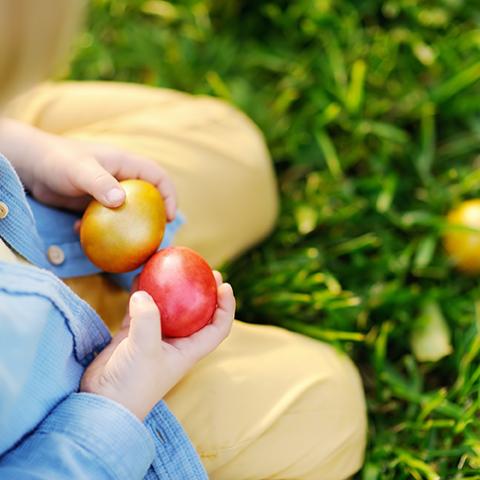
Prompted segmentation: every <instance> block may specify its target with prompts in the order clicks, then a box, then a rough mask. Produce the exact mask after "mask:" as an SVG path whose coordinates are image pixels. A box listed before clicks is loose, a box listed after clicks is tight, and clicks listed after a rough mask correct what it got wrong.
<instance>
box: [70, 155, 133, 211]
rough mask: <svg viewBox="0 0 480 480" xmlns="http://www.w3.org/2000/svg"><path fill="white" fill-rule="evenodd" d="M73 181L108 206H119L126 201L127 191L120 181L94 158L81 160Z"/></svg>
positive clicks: (80, 188)
mask: <svg viewBox="0 0 480 480" xmlns="http://www.w3.org/2000/svg"><path fill="white" fill-rule="evenodd" d="M72 182H73V183H74V185H75V186H76V187H77V188H78V189H79V190H81V191H83V192H85V193H88V194H90V195H92V197H94V198H95V200H98V201H99V202H100V203H101V204H102V205H105V206H106V207H119V206H120V205H122V203H123V202H124V201H125V191H124V190H123V188H122V187H121V186H120V183H119V181H118V180H117V179H116V178H115V177H114V176H113V175H111V174H110V173H109V172H108V171H107V170H105V169H104V168H103V167H102V166H101V165H100V164H99V163H98V162H97V160H95V159H94V158H91V159H88V160H87V161H83V162H79V168H78V170H77V171H76V172H75V178H73V179H72Z"/></svg>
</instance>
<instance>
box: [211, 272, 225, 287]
mask: <svg viewBox="0 0 480 480" xmlns="http://www.w3.org/2000/svg"><path fill="white" fill-rule="evenodd" d="M213 276H214V277H215V281H216V282H217V288H218V287H219V286H220V285H221V284H222V283H223V278H222V274H221V273H220V272H219V271H218V270H213Z"/></svg>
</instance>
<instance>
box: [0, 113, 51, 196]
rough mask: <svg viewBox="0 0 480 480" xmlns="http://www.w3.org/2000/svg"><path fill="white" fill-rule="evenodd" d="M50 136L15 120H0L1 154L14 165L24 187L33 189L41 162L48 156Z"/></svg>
mask: <svg viewBox="0 0 480 480" xmlns="http://www.w3.org/2000/svg"><path fill="white" fill-rule="evenodd" d="M49 137H50V136H49V135H48V134H47V133H44V132H42V131H40V130H38V129H36V128H34V127H31V126H29V125H25V124H23V123H20V122H17V121H15V120H10V119H6V118H2V119H0V152H1V153H2V154H3V155H5V156H6V157H7V159H8V160H9V162H10V163H11V164H12V165H13V167H14V168H15V170H16V172H17V173H18V175H19V177H20V178H21V179H22V182H23V183H24V185H25V186H26V187H27V188H29V189H31V188H32V186H33V184H34V182H35V177H36V170H37V169H38V167H39V164H40V163H41V162H40V160H41V158H43V157H44V156H45V155H46V152H47V151H48V148H49V147H48V145H49V143H50V142H49Z"/></svg>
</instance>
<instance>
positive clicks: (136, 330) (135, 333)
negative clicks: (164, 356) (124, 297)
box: [128, 290, 162, 353]
mask: <svg viewBox="0 0 480 480" xmlns="http://www.w3.org/2000/svg"><path fill="white" fill-rule="evenodd" d="M129 315H130V329H129V333H128V338H129V341H131V342H133V344H134V345H135V347H138V348H140V349H141V350H142V351H143V352H144V353H154V352H156V351H158V348H159V346H160V345H161V343H162V329H161V325H160V311H159V310H158V307H157V305H156V304H155V302H154V301H153V299H152V297H151V296H150V295H149V294H148V293H147V292H144V291H143V290H138V291H136V292H135V293H133V295H132V296H131V297H130V303H129Z"/></svg>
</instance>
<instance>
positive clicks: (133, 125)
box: [0, 0, 366, 480]
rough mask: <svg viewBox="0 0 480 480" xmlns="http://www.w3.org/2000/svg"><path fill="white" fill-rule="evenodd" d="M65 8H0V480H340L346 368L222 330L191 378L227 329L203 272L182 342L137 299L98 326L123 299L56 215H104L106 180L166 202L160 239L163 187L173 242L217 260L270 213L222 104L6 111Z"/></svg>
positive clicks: (256, 148) (271, 333)
mask: <svg viewBox="0 0 480 480" xmlns="http://www.w3.org/2000/svg"><path fill="white" fill-rule="evenodd" d="M81 3H82V2H80V1H76V0H45V1H43V2H38V0H6V1H5V2H2V3H0V103H2V107H0V109H3V114H4V118H3V120H0V152H1V153H3V155H4V157H1V158H0V179H1V180H0V239H1V242H0V260H1V261H0V432H1V435H0V478H2V479H4V478H5V479H20V480H21V479H24V478H37V479H38V478H45V479H55V478H66V477H71V478H86V479H92V478H95V479H102V478H118V479H141V478H143V477H146V478H170V479H197V478H198V479H201V478H207V472H208V475H209V476H210V478H213V479H228V480H235V479H238V480H240V479H242V480H243V479H246V478H252V479H264V478H282V479H293V478H295V479H320V478H322V479H343V478H347V477H348V476H350V475H351V474H353V473H354V472H355V471H356V470H358V468H360V466H361V463H362V458H363V451H364V445H365V430H366V421H365V405H364V399H363V393H362V388H361V383H360V381H359V377H358V374H357V372H356V370H355V369H354V367H353V366H352V364H351V363H350V362H349V360H348V359H346V358H345V357H343V356H341V355H340V354H338V353H337V352H335V351H334V350H333V349H332V348H330V347H328V346H326V345H324V344H321V343H319V342H315V341H313V340H310V339H307V338H304V337H302V336H300V335H296V334H293V333H290V332H286V331H284V330H282V329H278V328H274V327H262V326H253V325H245V324H242V323H240V322H234V327H233V330H232V333H231V335H230V336H229V337H228V339H227V340H226V341H225V342H224V343H223V344H222V345H221V346H220V348H218V349H217V350H216V351H215V352H213V353H212V354H211V355H209V356H208V357H207V358H204V359H203V360H202V361H201V362H199V363H198V364H197V365H196V366H194V365H195V364H196V363H197V361H198V360H200V359H201V358H202V357H204V356H205V355H206V354H207V353H209V352H211V351H212V350H214V349H215V347H216V346H217V345H218V344H219V343H220V342H221V341H222V339H224V338H225V336H226V335H227V334H228V332H229V330H230V326H231V324H232V318H233V314H234V308H235V305H234V304H235V302H234V298H233V293H232V290H231V287H230V286H229V285H228V284H224V283H222V279H221V276H220V274H218V273H216V274H215V275H216V278H217V283H218V309H217V312H216V314H215V319H214V322H213V324H212V325H210V326H207V327H205V328H204V329H202V330H201V331H199V332H198V333H196V334H194V335H192V336H191V337H189V338H186V339H181V340H175V341H170V340H168V339H163V340H162V337H161V331H160V318H159V312H158V309H157V308H156V306H155V304H154V303H153V302H152V300H151V298H150V297H149V296H148V295H147V294H146V293H145V292H137V293H135V294H133V295H132V296H131V297H130V300H129V315H126V316H125V317H124V318H123V326H122V328H121V329H120V330H119V332H118V333H117V334H116V335H115V336H114V337H113V339H111V337H110V334H109V332H108V330H107V328H106V327H105V325H104V323H103V322H102V321H101V320H100V318H99V316H98V315H97V313H96V312H95V310H96V311H97V312H99V313H101V316H102V318H103V319H106V320H107V321H109V322H110V325H111V326H112V325H113V323H117V324H118V323H121V322H122V317H123V314H122V315H120V314H119V312H121V311H123V312H125V310H126V302H127V300H128V293H125V291H122V290H120V289H119V288H118V287H116V286H115V285H114V284H113V283H112V281H111V279H110V278H106V277H105V276H100V274H99V273H98V271H97V270H96V269H95V267H94V266H93V265H91V264H90V263H89V262H88V260H87V259H86V258H85V257H84V256H83V254H82V252H81V249H80V246H79V242H78V235H77V234H76V233H75V229H74V225H75V221H76V220H77V219H78V214H75V213H72V212H67V211H66V210H65V209H68V210H70V211H81V209H82V208H83V207H84V206H85V203H86V201H87V200H88V198H89V197H90V196H93V197H95V198H97V199H98V200H99V201H100V202H102V203H103V204H104V205H106V206H116V205H120V204H121V203H122V202H123V199H124V194H123V192H122V190H121V188H120V187H119V184H118V182H117V180H118V179H123V178H136V177H138V178H143V179H145V180H148V181H151V182H152V183H154V184H155V185H157V187H158V188H159V190H160V192H161V193H162V195H163V196H164V198H165V202H166V205H167V211H168V216H169V219H170V220H171V223H170V224H169V226H168V228H167V235H166V237H167V239H168V240H170V239H171V238H172V236H173V233H174V230H175V229H176V227H178V224H179V221H178V219H176V200H175V192H174V188H173V184H175V186H176V188H177V189H178V195H179V199H180V205H181V208H182V212H183V213H184V214H185V216H186V218H187V223H186V224H185V226H184V227H182V228H181V229H180V230H179V232H178V235H177V236H176V242H177V243H178V244H183V245H188V246H190V247H192V248H194V249H195V250H197V251H199V252H200V253H201V254H202V255H203V256H205V258H207V260H209V261H210V263H211V264H212V265H218V264H220V263H221V262H222V261H224V260H226V259H228V258H232V257H233V256H235V255H238V254H239V253H240V252H241V251H243V250H244V249H246V248H248V247H249V246H251V245H252V244H253V243H255V242H256V241H258V240H259V239H260V238H262V237H263V236H264V235H265V234H266V233H267V232H268V231H269V230H270V229H271V227H272V225H273V222H274V218H275V212H276V205H277V199H276V192H275V183H274V177H273V172H272V168H271V164H270V161H269V158H268V154H267V152H266V149H265V146H264V143H263V140H262V139H261V136H260V134H259V133H258V131H257V130H256V128H255V127H254V126H253V125H252V124H251V123H250V122H249V121H248V120H247V119H246V118H245V117H244V116H243V115H241V114H240V113H238V112H236V111H235V110H233V109H232V108H231V107H229V106H226V105H225V104H223V103H221V102H218V101H215V100H210V99H204V98H192V97H190V96H188V95H185V94H180V93H176V92H171V91H165V90H154V89H149V88H145V87H139V86H131V85H118V84H117V85H116V84H110V85H108V84H98V83H90V84H88V83H87V84H83V85H81V84H77V83H70V84H63V85H44V86H41V87H38V88H36V89H35V90H33V91H31V92H28V93H25V94H24V95H23V96H21V97H17V98H16V99H15V100H14V101H13V102H10V103H8V104H7V103H6V100H7V99H8V98H9V97H11V96H12V95H13V94H14V93H19V91H20V90H24V89H25V88H26V87H28V86H29V85H32V84H33V83H34V82H37V81H39V80H42V79H43V78H44V77H45V76H46V75H47V74H48V73H49V71H50V70H51V67H52V61H53V60H55V59H57V58H58V55H59V52H58V51H54V50H65V45H66V44H67V40H68V38H69V37H70V36H71V32H72V31H73V30H74V26H75V24H76V18H77V15H78V11H79V8H80V4H81ZM53 46H57V48H56V49H54V48H53ZM60 53H61V52H60ZM6 117H9V119H7V118H6ZM26 124H30V125H26ZM32 125H33V126H32ZM131 152H135V153H131ZM5 157H6V158H5ZM7 159H8V160H7ZM160 164H161V165H162V166H163V167H164V168H165V170H164V169H163V168H161V167H160V166H159V165H160ZM166 172H168V174H167V173H166ZM17 174H18V175H17ZM170 178H172V179H173V182H172V181H171V180H170ZM20 182H22V183H23V185H24V186H25V187H26V189H27V190H28V192H29V195H28V197H26V196H25V194H24V191H23V187H22V185H21V183H20ZM55 207H60V208H62V210H58V209H56V208H55ZM58 277H61V278H63V279H65V282H67V283H68V286H67V285H65V283H64V282H62V281H60V280H59V278H58ZM114 280H115V281H116V282H117V283H118V284H121V285H123V286H128V285H130V284H131V281H132V277H131V276H117V277H116V278H115V279H114ZM72 289H73V290H75V291H77V292H78V293H79V294H81V296H82V297H84V298H85V299H86V300H88V302H89V303H90V304H91V305H92V306H93V307H94V308H95V310H94V309H92V307H91V306H90V305H88V304H87V303H86V302H85V301H83V300H81V299H80V298H79V296H77V295H75V293H74V292H73V291H72ZM190 369H192V371H191V373H190V374H188V375H187V376H186V377H185V378H184V379H183V380H182V381H180V383H178V385H177V386H175V387H174V385H175V384H176V383H177V382H179V380H180V379H181V378H182V377H183V376H184V375H185V374H186V373H187V371H188V370H190ZM172 387H174V388H172ZM162 399H165V401H166V403H165V402H164V401H163V400H162ZM167 404H168V407H167ZM172 413H173V414H172ZM180 424H183V425H184V427H185V430H184V429H183V428H182V427H181V425H180Z"/></svg>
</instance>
